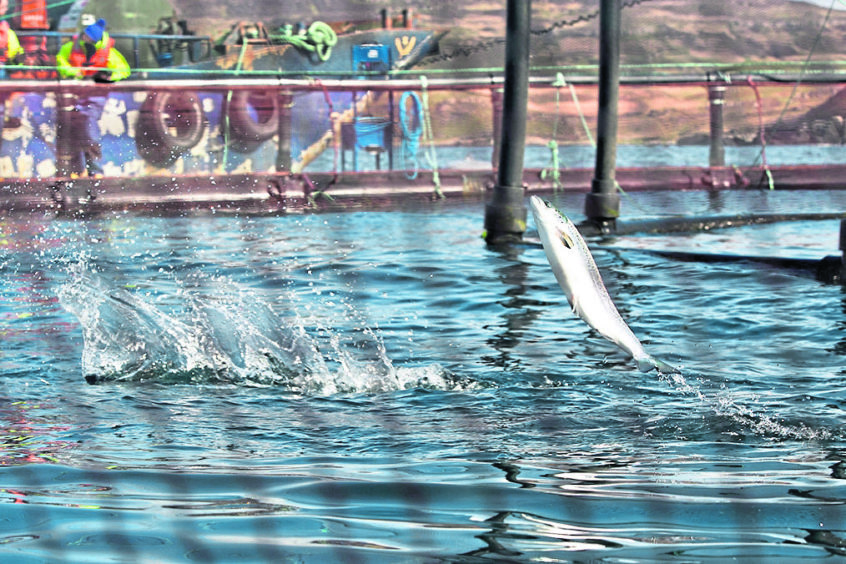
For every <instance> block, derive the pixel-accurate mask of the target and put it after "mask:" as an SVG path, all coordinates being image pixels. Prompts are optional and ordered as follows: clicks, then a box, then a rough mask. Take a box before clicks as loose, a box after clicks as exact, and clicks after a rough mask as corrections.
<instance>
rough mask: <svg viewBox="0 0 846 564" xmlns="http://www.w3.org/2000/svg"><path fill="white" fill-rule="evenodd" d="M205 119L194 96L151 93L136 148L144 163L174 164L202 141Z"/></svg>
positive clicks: (138, 127)
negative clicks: (145, 161)
mask: <svg viewBox="0 0 846 564" xmlns="http://www.w3.org/2000/svg"><path fill="white" fill-rule="evenodd" d="M205 130H206V116H205V114H204V113H203V108H202V106H201V105H200V99H199V97H198V96H197V94H196V93H194V92H190V91H187V92H151V93H150V94H149V95H148V96H147V99H146V100H145V101H144V103H143V104H142V105H141V110H140V114H139V116H138V126H137V127H136V130H135V145H136V146H137V147H138V152H139V153H140V154H141V156H142V157H144V159H145V160H147V161H149V162H151V163H153V164H156V165H159V166H167V165H170V164H172V163H173V162H174V161H175V160H176V159H178V158H179V157H180V156H181V155H182V154H184V153H185V152H187V151H188V150H189V149H191V148H192V147H194V146H195V145H196V144H197V143H199V142H200V140H201V139H202V138H203V134H204V133H205Z"/></svg>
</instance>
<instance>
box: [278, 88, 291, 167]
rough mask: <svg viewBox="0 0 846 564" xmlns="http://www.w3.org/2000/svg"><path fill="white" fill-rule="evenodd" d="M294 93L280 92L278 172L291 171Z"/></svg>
mask: <svg viewBox="0 0 846 564" xmlns="http://www.w3.org/2000/svg"><path fill="white" fill-rule="evenodd" d="M293 107H294V95H293V93H291V92H290V91H288V90H282V91H280V92H279V129H278V130H277V131H278V133H279V144H278V145H277V147H276V151H277V152H276V172H291V164H292V158H291V146H292V139H293V133H292V126H291V113H292V112H291V110H292V108H293Z"/></svg>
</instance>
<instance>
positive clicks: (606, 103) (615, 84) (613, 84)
mask: <svg viewBox="0 0 846 564" xmlns="http://www.w3.org/2000/svg"><path fill="white" fill-rule="evenodd" d="M619 90H620V0H600V6H599V115H598V116H597V124H596V125H597V139H596V167H595V169H594V178H593V181H592V182H591V191H590V193H589V194H588V195H587V196H586V198H585V215H586V216H587V218H588V219H589V220H590V221H593V222H595V223H598V224H600V225H603V226H604V225H606V224H611V225H613V224H614V222H615V220H616V219H617V218H618V217H619V216H620V195H619V194H618V193H617V180H616V179H615V174H616V173H615V169H616V165H617V105H618V102H619Z"/></svg>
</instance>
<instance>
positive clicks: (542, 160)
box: [307, 144, 846, 171]
mask: <svg viewBox="0 0 846 564" xmlns="http://www.w3.org/2000/svg"><path fill="white" fill-rule="evenodd" d="M557 152H558V166H560V167H561V168H562V169H572V168H587V169H591V168H593V166H594V164H595V162H596V150H595V149H594V148H593V147H591V146H589V145H560V146H559V147H558V148H557ZM347 153H348V154H347V155H346V162H347V165H346V166H347V170H352V164H350V163H352V152H351V151H348V152H347ZM708 153H709V148H708V146H705V145H683V146H677V145H620V146H619V147H618V151H617V165H618V166H619V167H665V166H682V167H684V166H688V167H707V166H708ZM432 154H434V157H432ZM492 154H493V149H492V147H491V146H484V147H479V146H462V147H454V146H437V147H435V148H434V153H432V149H431V148H430V146H429V145H427V144H417V145H415V146H413V147H412V148H411V149H408V147H406V146H404V145H402V144H400V145H399V146H397V147H394V148H393V156H394V168H395V169H399V170H409V171H413V170H432V169H433V168H438V169H450V168H453V169H459V170H479V169H483V170H490V167H491V156H492ZM524 157H525V158H524V162H525V166H526V167H527V168H547V167H552V166H553V165H554V163H553V159H552V153H551V151H550V149H549V148H547V147H543V146H539V145H528V146H526V151H525V155H524ZM337 159H338V161H340V155H338V157H337ZM335 160H336V157H335V154H334V153H333V152H332V151H325V152H324V153H323V154H321V155H320V156H319V157H318V158H317V159H315V160H314V161H313V162H312V163H311V164H309V165H308V167H307V171H331V170H337V168H338V167H339V166H340V165H339V164H337V163H336V162H335ZM764 160H766V163H767V165H769V166H778V165H784V166H786V165H824V164H846V151H844V150H843V147H842V146H841V145H770V146H767V147H766V149H765V151H764V153H763V155H762V151H761V147H760V146H751V145H750V146H739V147H738V146H728V147H725V163H726V165H727V166H732V165H735V166H739V167H759V166H761V165H762V163H763V162H764ZM357 162H358V168H359V170H373V169H375V166H376V160H375V157H374V156H370V155H368V154H367V152H366V151H359V153H358V161H357ZM380 162H381V165H380V166H382V167H383V168H386V167H387V160H386V159H385V158H384V157H382V158H381V161H380Z"/></svg>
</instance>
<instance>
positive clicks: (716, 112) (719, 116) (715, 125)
mask: <svg viewBox="0 0 846 564" xmlns="http://www.w3.org/2000/svg"><path fill="white" fill-rule="evenodd" d="M725 97H726V87H725V86H723V85H722V84H708V104H709V107H710V114H711V135H710V139H711V152H710V154H709V155H708V164H709V165H710V166H711V167H724V166H726V148H725V145H724V144H723V104H724V103H725Z"/></svg>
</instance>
